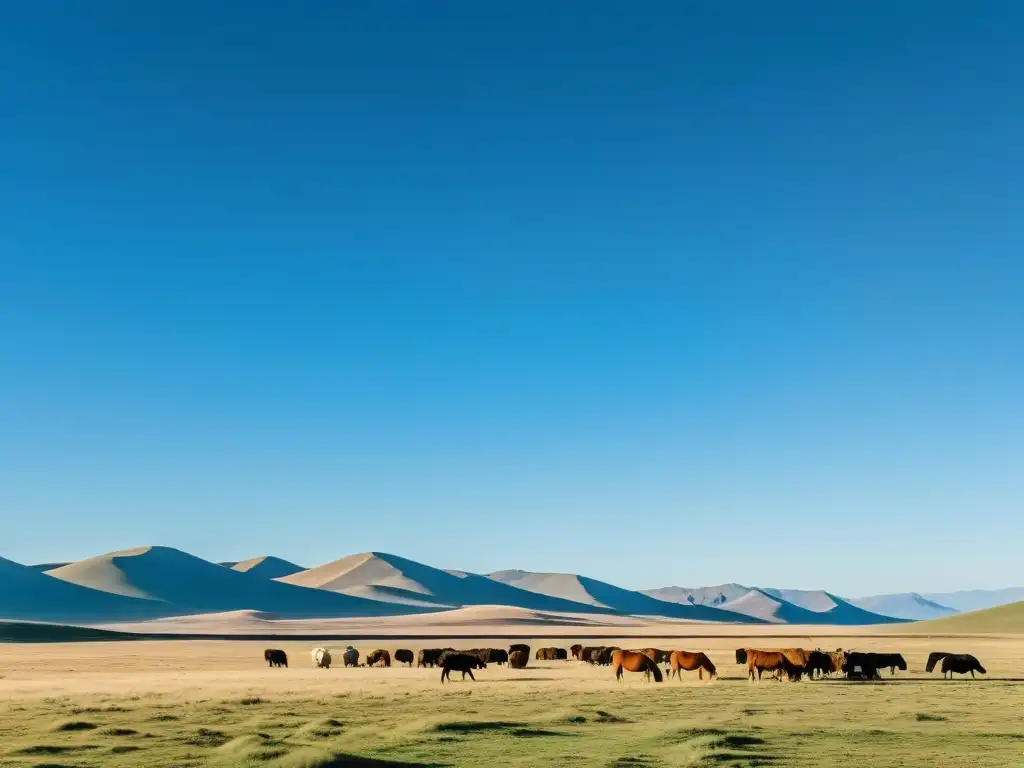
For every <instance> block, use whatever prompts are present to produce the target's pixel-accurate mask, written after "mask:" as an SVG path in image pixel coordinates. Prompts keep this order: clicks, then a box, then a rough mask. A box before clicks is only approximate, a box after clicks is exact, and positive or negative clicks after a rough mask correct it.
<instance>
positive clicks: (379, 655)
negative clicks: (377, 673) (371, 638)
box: [366, 648, 391, 667]
mask: <svg viewBox="0 0 1024 768" xmlns="http://www.w3.org/2000/svg"><path fill="white" fill-rule="evenodd" d="M378 664H380V665H381V666H382V667H390V666H391V654H390V653H388V652H387V651H385V650H384V649H383V648H378V649H377V650H375V651H370V653H368V654H367V655H366V666H368V667H376V666H377V665H378Z"/></svg>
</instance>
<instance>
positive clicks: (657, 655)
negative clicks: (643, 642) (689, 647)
mask: <svg viewBox="0 0 1024 768" xmlns="http://www.w3.org/2000/svg"><path fill="white" fill-rule="evenodd" d="M640 653H642V654H643V655H644V656H646V657H647V658H649V659H650V660H651V661H653V662H654V663H655V664H668V658H669V656H671V655H672V652H671V651H663V650H661V649H660V648H644V649H643V650H642V651H640Z"/></svg>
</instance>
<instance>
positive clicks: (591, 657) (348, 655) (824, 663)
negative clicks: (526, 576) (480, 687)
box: [263, 643, 986, 683]
mask: <svg viewBox="0 0 1024 768" xmlns="http://www.w3.org/2000/svg"><path fill="white" fill-rule="evenodd" d="M570 657H571V658H573V659H575V660H577V661H582V662H586V663H588V664H594V665H598V666H610V667H613V668H614V671H615V679H616V680H620V681H621V680H622V678H623V673H624V672H641V673H643V675H644V678H645V679H646V680H652V679H653V681H654V682H656V683H660V682H662V680H663V679H664V677H663V675H662V671H661V667H662V666H664V667H665V673H666V674H669V676H670V678H671V677H676V678H678V679H679V680H682V677H683V675H682V673H683V672H693V671H696V672H697V675H698V677H699V678H700V679H701V680H703V679H704V673H705V672H707V673H708V679H709V680H710V679H713V678H715V677H717V676H718V671H717V670H716V668H715V665H714V664H713V663H712V662H711V659H709V658H708V656H707V654H705V653H702V652H700V651H696V652H691V651H663V650H660V649H658V648H644V649H641V650H624V649H622V648H618V647H616V646H584V645H579V644H577V645H573V646H572V647H571V648H569V650H568V651H566V649H564V648H556V647H546V648H538V649H537V652H536V654H535V656H534V658H535V659H537V660H538V661H567V660H568V659H569V658H570ZM312 658H313V665H314V666H315V667H317V668H318V669H330V667H331V662H332V658H331V652H330V651H329V650H328V649H326V648H315V649H314V650H313V653H312ZM359 658H360V654H359V651H358V650H356V649H355V648H353V647H352V646H351V645H350V646H347V647H346V648H345V650H344V651H343V652H342V654H341V659H342V662H343V664H344V666H346V667H358V666H359ZM392 658H394V660H395V662H396V663H398V664H405V665H406V666H408V667H411V666H412V665H413V662H414V661H415V663H416V666H417V667H441V682H442V683H444V682H445V681H446V680H449V681H450V680H451V677H450V676H451V673H452V672H461V673H462V679H463V680H465V679H466V675H469V678H470V679H471V680H476V678H475V677H474V676H473V670H474V669H486V668H487V665H488V664H498V665H501V664H508V666H509V667H510V668H512V669H524V668H525V667H526V666H527V664H528V663H529V660H530V646H528V645H524V644H522V643H516V644H514V645H511V646H509V649H508V650H505V649H504V648H472V649H469V650H456V649H455V648H424V649H422V650H421V651H419V653H417V654H413V652H412V651H411V650H409V649H408V648H399V649H398V650H396V651H395V652H394V655H393V656H392V654H391V653H389V652H388V651H387V650H385V649H383V648H378V649H376V650H374V651H371V652H370V653H368V654H366V656H365V658H364V666H366V667H390V666H391V660H392ZM263 660H264V661H266V662H267V665H268V666H269V667H286V668H287V666H288V655H287V654H286V653H285V652H284V651H282V650H280V649H278V648H268V649H267V650H265V651H264V652H263ZM940 662H941V667H940V668H941V671H942V676H943V678H946V677H947V676H948V677H949V678H950V679H952V677H953V675H954V674H959V675H966V674H970V675H971V677H975V673H976V672H977V673H981V674H986V672H985V668H984V667H983V666H981V663H980V662H979V661H978V659H977V658H975V657H974V656H971V655H970V654H968V653H948V652H942V651H936V652H934V653H932V654H930V655H929V656H928V663H927V665H926V666H925V672H928V673H931V672H934V671H935V668H936V666H939V665H940ZM736 663H737V664H740V665H745V666H746V668H747V679H748V680H761V679H762V677H763V675H764V673H765V672H768V673H770V677H772V678H774V679H777V680H789V681H794V682H795V681H798V680H800V679H802V678H803V677H807V678H809V679H812V680H813V679H819V678H824V677H831V676H832V675H842V676H845V677H846V678H847V679H848V680H880V679H882V675H881V672H882V671H883V670H885V669H888V670H889V674H890V675H893V674H895V673H896V670H903V671H905V670H906V669H907V662H906V660H905V659H904V658H903V656H901V655H900V654H898V653H867V652H859V651H844V650H843V649H842V648H837V649H836V650H835V651H823V650H821V649H820V648H816V649H814V650H813V651H808V650H804V649H803V648H778V649H761V648H737V649H736Z"/></svg>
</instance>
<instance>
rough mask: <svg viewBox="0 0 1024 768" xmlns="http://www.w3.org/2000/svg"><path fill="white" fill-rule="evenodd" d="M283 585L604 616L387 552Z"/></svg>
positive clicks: (383, 597) (341, 563) (441, 603)
mask: <svg viewBox="0 0 1024 768" xmlns="http://www.w3.org/2000/svg"><path fill="white" fill-rule="evenodd" d="M279 581H280V582H282V583H285V584H294V585H301V586H304V587H313V588H316V589H320V590H329V591H331V592H341V593H344V594H359V595H363V596H369V597H373V598H374V599H376V600H382V601H392V602H395V603H396V604H408V603H411V604H417V603H419V604H422V603H428V604H433V605H435V606H436V607H450V606H470V605H509V606H516V607H518V608H529V609H531V610H538V611H563V612H568V613H581V612H582V613H593V612H605V609H599V608H597V607H595V606H592V605H581V604H579V603H574V602H572V601H570V600H564V599H561V598H558V597H551V596H547V595H538V594H536V593H534V592H530V591H527V590H522V589H518V588H516V587H512V586H509V585H507V584H502V583H500V582H496V581H492V580H491V579H488V578H486V577H483V576H479V575H477V574H473V573H464V572H462V571H451V572H449V571H443V570H441V569H439V568H433V567H431V566H429V565H423V564H422V563H417V562H415V561H414V560H408V559H406V558H404V557H399V556H397V555H391V554H388V553H386V552H363V553H360V554H358V555H349V556H348V557H343V558H341V559H340V560H335V561H334V562H331V563H327V564H326V565H321V566H319V567H317V568H310V569H309V570H308V571H303V572H302V573H296V574H293V575H292V576H286V577H285V578H283V579H279Z"/></svg>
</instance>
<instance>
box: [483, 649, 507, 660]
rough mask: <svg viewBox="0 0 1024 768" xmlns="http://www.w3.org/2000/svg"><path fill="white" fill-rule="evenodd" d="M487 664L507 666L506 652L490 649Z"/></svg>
mask: <svg viewBox="0 0 1024 768" xmlns="http://www.w3.org/2000/svg"><path fill="white" fill-rule="evenodd" d="M487 663H488V664H508V651H506V650H505V649H504V648H491V653H490V656H489V657H488V658H487Z"/></svg>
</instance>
